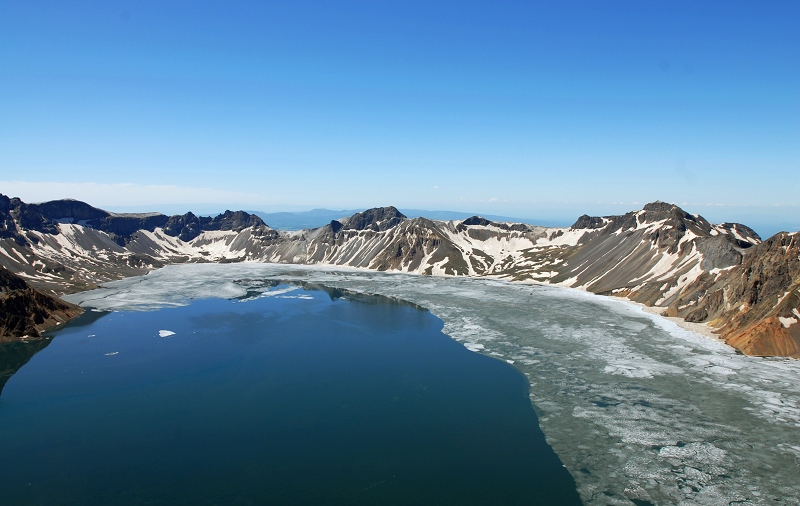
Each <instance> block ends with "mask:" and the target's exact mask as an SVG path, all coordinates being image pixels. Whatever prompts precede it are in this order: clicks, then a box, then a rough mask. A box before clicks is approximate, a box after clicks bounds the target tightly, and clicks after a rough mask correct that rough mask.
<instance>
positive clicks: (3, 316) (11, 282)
mask: <svg viewBox="0 0 800 506" xmlns="http://www.w3.org/2000/svg"><path fill="white" fill-rule="evenodd" d="M82 312H83V310H82V309H81V308H80V307H78V306H75V305H73V304H70V303H68V302H64V301H63V300H60V299H58V298H56V297H53V296H50V295H46V294H44V293H42V292H40V291H38V290H36V289H34V288H31V287H30V286H28V284H27V283H26V282H25V280H23V279H22V278H20V277H19V276H16V275H15V274H13V273H11V272H9V271H8V270H7V269H5V268H4V267H0V342H15V341H19V340H20V339H35V338H38V337H41V335H42V334H41V333H42V331H44V330H46V329H48V328H51V327H55V326H56V325H60V324H62V323H64V322H66V321H67V320H69V319H71V318H74V317H76V316H78V315H79V314H81V313H82Z"/></svg>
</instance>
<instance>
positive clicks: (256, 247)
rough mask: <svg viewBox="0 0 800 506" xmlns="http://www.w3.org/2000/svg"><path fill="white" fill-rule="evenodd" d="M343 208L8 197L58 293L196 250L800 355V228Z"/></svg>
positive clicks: (16, 241) (45, 283) (22, 256)
mask: <svg viewBox="0 0 800 506" xmlns="http://www.w3.org/2000/svg"><path fill="white" fill-rule="evenodd" d="M341 212H342V211H327V210H318V212H317V214H314V215H313V216H312V214H313V213H314V212H312V214H308V215H306V216H305V217H304V218H303V219H313V220H316V221H315V223H318V222H319V221H318V220H321V219H323V218H324V219H325V220H327V222H326V223H325V224H324V225H322V226H316V227H315V228H307V229H303V230H276V229H275V228H274V226H273V227H270V226H268V225H267V224H266V223H265V222H264V220H263V219H262V218H261V217H259V216H257V215H255V214H252V213H248V212H244V211H235V212H232V211H226V212H225V213H222V214H220V215H218V216H215V217H198V216H195V215H194V214H192V213H186V214H184V215H176V216H166V215H163V214H159V213H146V214H116V213H110V212H107V211H103V210H102V209H98V208H95V207H92V206H90V205H89V204H86V203H84V202H79V201H74V200H58V201H51V202H45V203H41V204H26V203H24V202H22V201H21V200H19V199H16V198H14V199H10V198H8V197H6V196H3V195H0V265H2V266H3V267H5V268H6V269H8V270H9V271H10V272H11V273H13V274H14V275H18V276H20V277H21V278H24V280H25V281H26V282H27V283H28V284H30V285H31V286H33V287H34V288H37V289H39V290H41V291H47V292H49V293H51V294H54V295H56V294H63V293H68V292H76V291H81V290H86V289H90V288H93V287H96V286H98V285H99V284H101V283H103V282H107V281H110V280H114V279H120V278H123V277H126V276H135V275H141V274H144V273H146V272H148V271H149V270H152V269H155V268H158V267H161V266H164V265H167V264H173V263H186V262H243V261H254V262H280V263H297V264H325V265H342V266H350V267H358V268H365V269H373V270H378V271H401V272H410V273H418V274H423V275H452V276H473V277H496V278H501V279H507V280H510V281H519V282H543V283H550V284H557V285H562V286H568V287H573V288H580V289H585V290H588V291H590V292H594V293H597V294H604V295H616V296H620V297H627V298H628V299H630V300H633V301H637V302H641V303H643V304H646V305H648V306H655V307H659V308H662V309H663V314H665V315H668V316H677V317H681V318H684V319H686V320H687V321H692V322H705V323H708V324H710V325H711V326H713V327H716V328H717V329H718V331H719V333H720V336H721V337H722V338H723V339H725V340H726V341H727V342H728V343H729V344H731V345H733V346H735V347H736V348H737V349H739V350H741V351H742V352H744V353H747V354H751V355H782V356H794V357H800V309H799V308H800V233H786V232H781V233H778V234H776V235H774V236H773V237H770V238H769V239H767V240H766V241H763V242H762V240H761V238H760V237H759V236H758V234H756V233H755V232H754V231H753V230H752V229H750V228H749V227H747V226H744V225H741V224H738V223H722V224H718V225H715V224H712V223H709V222H708V221H706V220H705V219H704V218H702V217H701V216H699V215H692V214H689V213H687V212H685V211H684V210H682V209H681V208H679V207H678V206H675V205H673V204H667V203H663V202H653V203H650V204H647V205H645V206H644V207H643V208H642V209H641V210H637V211H631V212H629V213H626V214H624V215H619V216H603V217H600V216H588V215H584V216H581V217H579V218H578V219H577V221H576V222H575V223H574V224H573V225H572V226H570V227H560V228H558V227H543V226H538V225H531V224H525V223H511V222H504V221H498V220H491V219H488V218H486V217H479V216H472V217H467V218H466V219H463V218H460V217H459V218H457V219H450V220H442V219H432V218H430V217H413V218H409V217H408V216H407V215H406V214H404V213H402V212H400V211H399V210H397V209H396V208H394V207H384V208H375V209H368V210H365V211H362V212H356V213H353V214H352V215H350V216H348V217H346V218H344V217H342V216H337V217H336V218H331V216H333V215H334V214H326V213H335V214H336V215H338V214H340V213H341ZM277 214H280V215H281V216H282V217H283V219H284V222H283V223H284V224H286V223H290V222H291V220H292V219H293V217H291V216H290V217H287V216H286V215H292V214H305V213H277ZM262 216H264V215H262ZM265 216H267V217H269V216H270V215H265ZM295 218H296V217H295ZM328 218H331V219H330V220H328ZM295 223H297V222H295ZM295 226H296V225H295ZM286 228H294V227H286ZM8 293H10V292H8ZM5 296H6V297H7V296H8V295H5ZM4 332H6V333H7V334H8V335H12V334H13V332H10V331H8V330H4Z"/></svg>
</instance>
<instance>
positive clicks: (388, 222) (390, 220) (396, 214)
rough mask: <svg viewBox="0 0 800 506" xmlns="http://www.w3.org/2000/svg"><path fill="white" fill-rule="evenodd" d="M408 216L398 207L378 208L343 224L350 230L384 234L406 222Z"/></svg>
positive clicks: (351, 218) (349, 219)
mask: <svg viewBox="0 0 800 506" xmlns="http://www.w3.org/2000/svg"><path fill="white" fill-rule="evenodd" d="M406 219H408V218H406V215H404V214H403V213H401V212H400V211H398V210H397V208H396V207H393V206H389V207H376V208H373V209H367V210H366V211H364V212H361V213H356V214H354V215H353V216H351V217H350V218H348V219H347V220H346V222H345V223H343V225H344V228H345V229H348V230H373V231H375V232H383V231H385V230H388V229H390V228H392V227H394V226H397V225H399V224H400V223H401V222H402V221H403V220H406Z"/></svg>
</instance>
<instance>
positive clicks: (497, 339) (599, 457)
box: [67, 264, 800, 505]
mask: <svg viewBox="0 0 800 506" xmlns="http://www.w3.org/2000/svg"><path fill="white" fill-rule="evenodd" d="M278 280H286V281H297V282H310V283H319V284H323V285H326V286H329V287H332V288H343V289H348V290H352V291H356V292H364V293H373V294H380V295H385V296H390V297H396V298H399V299H403V300H406V301H410V302H413V303H416V304H418V305H420V306H423V307H425V308H427V309H429V310H430V311H432V312H433V313H434V314H435V315H437V316H438V317H439V318H441V319H442V320H443V321H444V325H445V327H444V331H445V332H446V333H447V334H448V335H450V336H451V337H452V338H453V339H455V340H456V341H459V342H461V343H463V344H464V346H466V347H467V348H468V349H470V350H472V351H476V352H479V353H484V354H487V355H490V356H494V357H497V358H500V359H503V360H506V361H508V362H509V363H513V366H514V367H517V368H518V369H520V370H521V371H522V372H524V373H525V375H526V376H527V377H528V379H529V382H530V397H531V401H532V403H533V405H534V408H535V409H536V410H537V413H538V414H539V422H540V424H541V428H542V430H543V432H544V433H545V435H546V437H547V440H548V442H549V443H550V445H551V446H552V447H553V449H554V450H555V451H556V453H557V454H558V456H559V457H560V458H561V460H562V462H563V463H564V464H565V466H566V467H567V468H568V469H569V471H570V472H571V473H572V475H573V476H574V478H575V481H576V483H577V486H578V491H579V493H580V495H581V498H582V499H583V501H584V502H585V503H587V504H596V505H601V504H633V501H636V502H637V503H638V504H642V501H647V502H652V503H655V504H679V503H686V504H729V503H745V504H747V503H752V504H767V503H769V504H800V464H799V462H800V435H799V434H800V430H798V429H800V362H798V361H794V360H789V359H761V358H754V357H746V356H742V355H737V354H736V353H735V352H734V351H733V350H732V349H731V348H729V347H727V346H725V345H723V344H720V343H718V342H715V341H713V340H710V339H708V338H705V337H702V336H699V335H697V334H694V333H692V332H689V331H686V330H683V329H681V328H679V327H678V326H677V325H675V324H674V323H672V322H670V321H667V320H665V319H662V318H660V317H658V316H653V315H650V314H647V313H645V312H643V311H642V310H641V309H639V308H637V307H636V306H634V305H632V304H628V303H625V302H621V301H617V300H612V299H608V298H604V297H599V296H594V295H591V294H586V293H583V292H579V291H576V290H570V289H562V288H557V287H550V286H541V285H526V284H512V283H507V282H503V281H496V280H485V279H470V278H445V277H436V278H432V277H423V276H415V275H404V274H386V273H376V272H369V271H363V270H342V269H331V268H319V267H303V266H287V265H275V264H236V265H230V264H226V265H214V264H209V265H183V266H170V267H167V268H164V269H160V270H158V271H155V272H152V273H150V274H149V275H147V276H145V277H142V278H130V279H126V280H122V281H118V282H114V283H109V284H108V285H107V286H106V287H105V288H102V289H98V290H94V291H92V292H85V293H81V294H75V295H73V296H70V297H67V298H68V300H70V301H71V302H75V303H80V304H83V305H85V306H90V307H94V308H97V309H101V310H137V309H138V310H147V309H155V308H159V307H166V306H174V305H181V304H185V303H186V302H187V301H188V300H191V299H196V298H207V297H230V298H232V297H250V296H254V295H253V294H261V295H264V296H277V295H283V296H289V295H290V294H289V293H282V294H278V293H270V289H271V288H272V287H274V286H275V284H276V281H278ZM291 295H292V296H295V295H297V294H296V293H291ZM256 296H257V295H256Z"/></svg>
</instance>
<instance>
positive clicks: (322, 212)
mask: <svg viewBox="0 0 800 506" xmlns="http://www.w3.org/2000/svg"><path fill="white" fill-rule="evenodd" d="M364 210H365V209H350V210H341V211H335V210H332V209H312V210H311V211H298V212H280V213H265V212H261V211H249V212H250V213H252V214H255V215H256V216H258V217H259V218H261V219H262V220H264V222H265V223H269V226H270V227H271V228H274V229H275V230H302V229H304V228H318V227H322V226H324V225H326V224H328V223H329V222H330V221H332V220H340V219H343V218H346V217H348V216H352V215H354V214H355V213H358V212H362V211H364ZM400 212H401V213H403V214H404V215H405V216H407V217H409V218H419V217H423V216H424V217H425V218H428V219H431V220H443V221H450V220H465V219H467V218H469V217H470V216H472V215H473V213H462V212H458V211H426V210H424V209H400ZM483 216H484V217H485V218H487V219H489V220H492V221H501V222H513V223H528V224H531V225H533V224H536V225H545V226H559V225H561V226H563V225H566V224H565V223H557V222H554V221H547V220H544V221H541V220H538V221H537V220H527V219H524V218H512V217H509V216H497V215H490V214H486V215H483Z"/></svg>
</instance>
